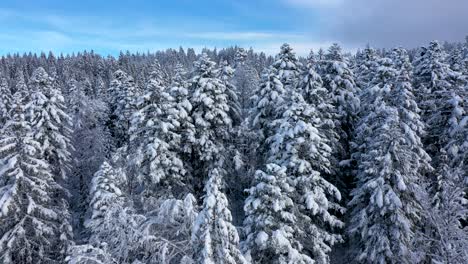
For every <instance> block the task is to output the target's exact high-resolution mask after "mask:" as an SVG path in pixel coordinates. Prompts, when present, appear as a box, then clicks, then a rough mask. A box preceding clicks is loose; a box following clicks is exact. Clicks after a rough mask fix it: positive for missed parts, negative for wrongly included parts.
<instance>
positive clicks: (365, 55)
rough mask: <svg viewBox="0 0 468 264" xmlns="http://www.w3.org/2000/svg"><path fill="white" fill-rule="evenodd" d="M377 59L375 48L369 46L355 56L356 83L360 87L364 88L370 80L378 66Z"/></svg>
mask: <svg viewBox="0 0 468 264" xmlns="http://www.w3.org/2000/svg"><path fill="white" fill-rule="evenodd" d="M377 60H378V56H377V52H376V50H375V49H373V48H371V47H369V46H368V47H366V48H365V49H364V50H363V51H362V53H361V54H360V56H359V57H357V58H356V67H355V68H356V70H355V74H356V84H357V85H358V86H359V87H360V88H361V89H366V88H367V86H368V85H369V84H370V82H371V81H372V78H373V77H374V74H375V72H376V70H377V68H378V64H377Z"/></svg>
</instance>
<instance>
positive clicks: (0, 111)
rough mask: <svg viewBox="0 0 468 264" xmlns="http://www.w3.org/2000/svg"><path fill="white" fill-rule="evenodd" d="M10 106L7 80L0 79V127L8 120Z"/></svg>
mask: <svg viewBox="0 0 468 264" xmlns="http://www.w3.org/2000/svg"><path fill="white" fill-rule="evenodd" d="M11 104H12V98H11V90H10V87H8V82H7V79H6V78H4V77H2V78H1V79H0V125H2V126H4V125H5V123H6V121H7V120H8V119H9V117H8V113H9V112H10V109H11Z"/></svg>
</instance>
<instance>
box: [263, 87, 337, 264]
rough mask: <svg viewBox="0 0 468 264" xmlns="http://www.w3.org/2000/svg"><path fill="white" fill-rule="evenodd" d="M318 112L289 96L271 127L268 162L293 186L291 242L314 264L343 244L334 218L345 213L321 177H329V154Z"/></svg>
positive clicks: (299, 97) (331, 187)
mask: <svg viewBox="0 0 468 264" xmlns="http://www.w3.org/2000/svg"><path fill="white" fill-rule="evenodd" d="M316 112H317V111H316V109H314V108H313V107H311V106H310V105H309V104H308V103H306V102H305V101H304V99H303V97H302V95H301V94H299V93H297V92H295V91H291V92H290V99H289V100H288V104H287V107H286V108H285V111H284V113H283V115H282V116H281V118H278V119H277V120H275V121H273V126H274V127H275V130H274V133H273V134H272V136H271V137H270V138H269V139H268V143H269V144H270V153H269V158H268V162H272V163H276V164H280V165H282V166H285V167H286V168H287V171H286V174H287V178H288V181H291V182H294V183H295V188H296V190H295V192H294V193H293V194H292V195H291V197H292V199H293V201H294V203H295V205H296V208H297V210H295V216H296V219H297V222H296V226H297V227H298V228H299V229H298V230H297V231H296V233H295V234H294V236H295V238H296V239H297V240H299V241H301V243H302V245H303V250H302V252H303V253H304V254H307V255H310V256H311V258H312V259H314V260H315V261H317V262H318V263H329V262H330V260H329V256H328V254H329V253H330V251H331V246H333V245H334V244H335V243H339V242H341V241H342V239H341V236H340V235H338V234H335V233H334V230H335V229H339V228H341V227H342V226H343V222H341V221H340V220H339V219H338V218H337V217H336V216H335V215H334V213H336V212H340V213H343V212H344V209H343V208H341V206H340V205H339V204H338V202H340V200H341V194H340V191H339V190H338V189H337V188H336V187H335V186H334V185H333V184H331V183H330V182H328V181H327V180H326V179H325V178H324V175H323V174H321V172H324V173H326V174H329V173H330V171H329V169H330V161H329V157H330V155H331V152H332V149H331V148H330V146H328V140H327V138H326V137H325V135H323V134H322V133H321V132H320V130H319V129H318V127H319V125H320V121H319V117H318V116H317V114H316ZM306 252H307V253H306Z"/></svg>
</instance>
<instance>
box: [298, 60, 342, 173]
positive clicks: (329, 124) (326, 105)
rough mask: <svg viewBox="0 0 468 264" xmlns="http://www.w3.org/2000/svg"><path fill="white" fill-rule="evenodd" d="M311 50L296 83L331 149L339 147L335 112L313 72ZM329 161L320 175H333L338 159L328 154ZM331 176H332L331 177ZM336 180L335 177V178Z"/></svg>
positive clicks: (329, 95) (325, 90)
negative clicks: (313, 111) (312, 109)
mask: <svg viewBox="0 0 468 264" xmlns="http://www.w3.org/2000/svg"><path fill="white" fill-rule="evenodd" d="M314 60H315V59H314V55H313V52H311V54H310V55H309V58H308V63H307V65H306V67H305V68H304V70H303V72H302V74H301V78H300V79H299V83H298V87H297V88H298V92H299V93H301V94H302V96H303V98H304V100H305V102H306V103H307V104H309V105H310V106H311V107H312V108H314V109H315V110H316V111H315V116H316V122H317V124H316V126H317V129H318V130H319V132H320V134H321V135H323V136H324V137H325V138H326V140H327V144H328V145H329V146H330V147H331V149H332V151H334V150H337V149H339V146H337V145H338V142H339V136H338V134H337V133H336V131H335V122H334V121H335V118H336V113H335V109H334V108H333V105H332V104H331V103H332V98H331V94H329V93H328V91H327V89H325V88H324V87H323V82H322V78H321V77H320V75H318V74H317V72H315V70H314V68H315V64H314ZM329 160H330V163H329V165H330V166H328V168H327V170H326V171H324V170H321V171H320V173H321V174H322V175H327V174H330V175H328V176H331V175H333V176H334V175H335V172H334V171H335V170H336V168H337V166H338V161H337V160H336V158H335V155H330V156H329ZM333 176H332V177H333ZM335 180H336V179H335Z"/></svg>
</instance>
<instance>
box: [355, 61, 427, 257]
mask: <svg viewBox="0 0 468 264" xmlns="http://www.w3.org/2000/svg"><path fill="white" fill-rule="evenodd" d="M386 68H387V70H386ZM388 68H389V67H379V69H380V70H379V72H381V73H380V74H379V76H380V77H379V76H376V79H377V80H378V79H380V81H379V82H380V83H378V84H377V85H376V86H374V88H373V89H375V90H377V89H380V90H381V91H375V95H376V96H375V99H374V100H372V101H370V102H372V104H373V106H372V107H369V108H372V109H374V110H373V111H371V112H369V114H368V115H366V116H365V117H363V118H362V119H361V121H360V125H359V127H358V129H357V133H358V134H359V133H363V132H365V133H366V135H367V136H366V137H363V138H362V146H364V147H362V148H361V149H360V151H361V153H360V154H359V155H358V158H357V159H358V160H357V162H358V170H357V171H358V172H357V183H356V185H357V186H356V188H355V189H354V190H353V191H352V192H351V195H352V200H351V201H350V203H349V206H350V208H351V220H350V225H349V228H348V230H349V232H350V234H351V245H353V247H354V248H355V252H352V254H354V255H355V257H356V261H358V262H359V263H413V262H412V257H413V256H412V253H413V249H412V239H413V237H414V231H415V224H417V223H418V221H419V220H420V217H421V210H422V209H421V205H420V204H419V201H418V199H417V198H418V197H420V195H421V194H423V192H424V190H423V189H422V188H421V187H420V185H421V183H422V179H421V177H422V176H421V173H422V170H421V168H423V167H424V165H425V166H427V156H425V155H421V153H420V152H418V151H420V146H417V145H414V142H415V139H414V138H412V137H414V136H415V134H414V131H411V130H405V125H404V123H403V122H402V119H401V118H400V117H399V111H398V109H397V108H396V107H393V106H390V105H388V104H387V103H386V100H385V99H384V98H383V96H382V95H384V94H385V93H388V92H390V91H391V90H392V87H389V84H388V83H389V82H391V81H392V80H393V79H392V78H390V77H385V76H388V75H389V74H390V75H391V74H392V72H394V71H392V70H391V69H388ZM377 80H374V82H376V81H377ZM385 87H387V88H385ZM401 103H403V102H401ZM416 142H417V140H416Z"/></svg>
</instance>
